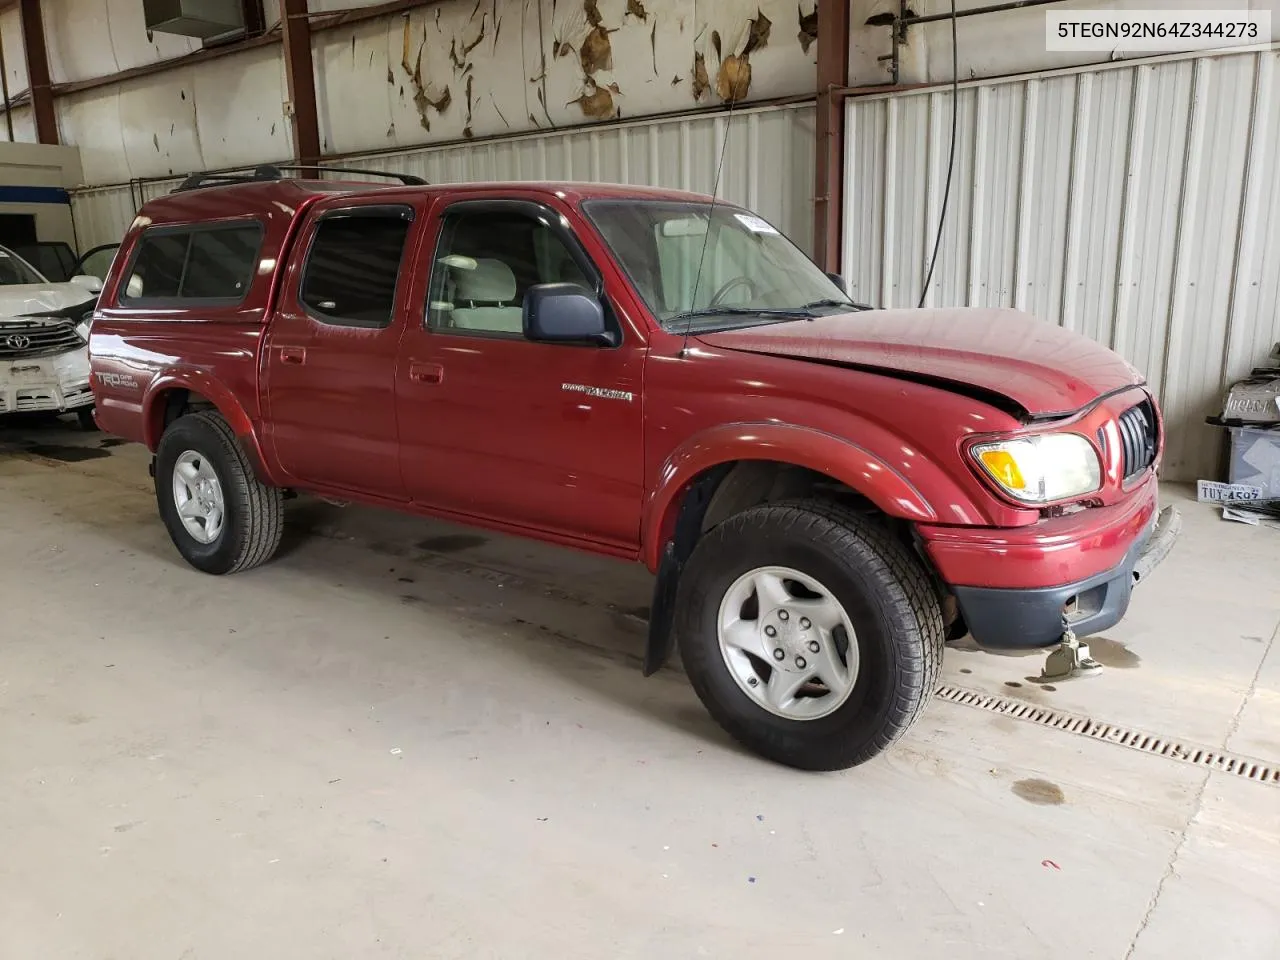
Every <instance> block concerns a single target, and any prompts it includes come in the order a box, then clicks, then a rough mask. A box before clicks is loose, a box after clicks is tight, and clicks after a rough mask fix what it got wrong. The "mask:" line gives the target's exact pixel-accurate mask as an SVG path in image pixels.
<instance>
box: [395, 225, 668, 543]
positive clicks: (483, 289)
mask: <svg viewBox="0 0 1280 960" xmlns="http://www.w3.org/2000/svg"><path fill="white" fill-rule="evenodd" d="M438 224H439V226H438V236H437V241H436V244H435V249H434V251H431V250H430V248H429V247H426V246H424V253H430V254H431V256H432V260H431V262H430V264H429V267H430V284H429V290H428V291H426V296H427V298H428V304H427V307H428V309H427V310H426V317H425V321H420V322H418V323H416V324H411V325H410V326H409V328H408V329H407V330H406V333H405V339H404V341H403V345H402V351H401V366H400V371H399V374H398V376H397V383H396V390H397V397H398V402H399V411H400V433H401V442H402V469H403V472H404V480H405V486H406V489H407V490H408V492H409V495H410V496H411V497H412V498H413V499H414V500H417V501H419V502H422V503H423V504H425V505H427V506H429V507H433V508H436V509H443V510H447V511H450V512H453V513H456V514H461V515H465V516H469V517H476V518H484V519H488V520H491V521H497V522H500V523H503V524H509V525H513V526H517V527H520V528H524V529H527V530H531V531H543V532H548V533H553V534H558V535H561V536H564V537H566V538H573V539H582V540H589V541H592V542H594V543H598V544H603V545H609V546H615V547H619V548H624V549H633V548H634V547H635V546H636V544H637V543H638V540H639V527H640V512H641V502H642V496H643V485H642V484H643V449H642V424H643V407H642V403H641V391H642V374H643V370H644V359H645V352H646V347H645V344H644V342H643V340H642V338H641V336H640V334H639V333H638V332H637V331H636V330H633V329H630V328H627V329H624V326H623V324H621V323H620V322H619V320H618V317H617V315H616V313H615V311H614V310H613V309H612V308H611V307H608V306H606V313H607V314H608V315H609V317H610V322H611V323H613V324H616V325H617V327H616V332H617V333H618V335H619V336H618V343H617V345H615V346H613V347H601V346H578V345H567V344H544V343H533V342H530V341H529V340H527V339H525V337H524V334H523V326H522V303H523V299H524V294H525V291H527V290H528V289H529V288H530V287H531V286H533V285H534V284H539V283H552V282H571V283H577V284H579V285H581V286H583V287H586V288H587V289H588V290H591V291H599V292H600V293H601V295H602V296H603V297H604V299H605V302H606V304H607V303H608V300H609V298H608V293H607V291H604V290H603V284H602V281H601V275H600V273H599V271H598V270H597V269H596V267H595V265H594V264H593V263H592V262H591V260H590V258H589V257H588V256H587V254H586V253H585V251H584V250H583V248H582V246H581V244H579V243H578V241H577V239H576V238H575V237H574V235H573V234H572V233H571V232H570V230H568V229H567V228H566V227H565V225H564V224H565V218H564V215H563V212H562V211H553V210H551V209H549V208H547V207H545V206H542V205H540V204H536V203H534V202H531V201H462V202H459V203H455V204H453V205H452V206H450V207H448V208H447V209H445V210H444V211H443V215H441V216H439V219H438ZM423 266H424V269H425V268H426V267H427V266H428V265H427V264H424V265H423Z"/></svg>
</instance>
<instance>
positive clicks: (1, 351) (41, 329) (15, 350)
mask: <svg viewBox="0 0 1280 960" xmlns="http://www.w3.org/2000/svg"><path fill="white" fill-rule="evenodd" d="M83 345H84V341H83V340H81V339H80V335H79V334H78V333H76V329H75V327H74V326H73V325H72V324H71V323H70V321H67V320H55V321H52V322H50V321H41V320H33V321H31V322H30V323H5V324H0V360H21V359H23V358H26V357H45V356H49V355H50V354H55V353H65V352H67V351H68V350H74V349H76V348H77V347H81V346H83Z"/></svg>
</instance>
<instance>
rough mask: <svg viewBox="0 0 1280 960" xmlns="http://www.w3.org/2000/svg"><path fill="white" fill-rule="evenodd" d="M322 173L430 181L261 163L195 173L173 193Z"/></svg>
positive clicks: (380, 172)
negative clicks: (242, 170) (294, 173)
mask: <svg viewBox="0 0 1280 960" xmlns="http://www.w3.org/2000/svg"><path fill="white" fill-rule="evenodd" d="M301 170H319V171H324V172H327V173H355V174H359V175H360V176H365V177H386V178H388V179H390V180H399V181H400V182H401V183H403V184H404V185H405V186H407V187H424V186H426V185H427V181H426V180H423V179H422V177H417V176H414V175H413V174H412V173H387V172H386V171H385V170H361V169H359V168H356V167H324V166H320V165H318V164H299V165H293V164H290V165H284V166H277V165H275V164H262V165H261V166H257V167H254V168H253V170H252V171H250V172H248V173H237V172H230V173H193V174H191V175H190V176H189V177H187V178H186V179H185V180H183V181H182V183H180V184H178V185H177V186H176V187H174V188H173V190H172V191H171V192H172V193H183V192H185V191H187V190H199V189H200V188H201V187H225V186H228V185H229V184H233V183H266V182H270V181H272V180H287V179H290V178H289V177H288V176H286V171H301Z"/></svg>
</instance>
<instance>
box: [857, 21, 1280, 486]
mask: <svg viewBox="0 0 1280 960" xmlns="http://www.w3.org/2000/svg"><path fill="white" fill-rule="evenodd" d="M1278 60H1280V50H1278V49H1277V48H1276V47H1275V46H1272V47H1270V48H1266V49H1255V50H1251V51H1247V52H1243V53H1232V54H1221V55H1213V56H1199V57H1195V56H1190V57H1168V58H1159V59H1153V60H1148V61H1143V62H1139V63H1132V62H1131V63H1127V64H1118V65H1114V66H1102V67H1093V68H1088V69H1078V70H1072V71H1062V72H1058V73H1053V74H1039V75H1034V76H1026V77H1019V78H1012V79H1005V80H989V81H979V82H976V83H971V84H966V85H962V86H961V89H960V98H959V103H958V105H957V106H958V114H957V116H958V127H957V142H956V150H955V154H956V155H955V170H954V174H953V180H952V184H951V197H950V202H949V204H948V208H947V214H946V224H945V227H944V230H943V234H942V248H941V251H940V253H939V255H938V263H937V267H936V269H935V271H934V275H933V281H932V283H931V285H930V288H929V291H928V302H929V303H932V304H938V305H949V304H961V305H970V306H1015V307H1019V308H1021V309H1025V310H1028V311H1030V312H1031V313H1034V314H1036V315H1037V316H1039V317H1041V318H1043V319H1045V320H1049V321H1052V322H1055V323H1058V324H1061V325H1062V326H1065V327H1067V328H1069V329H1072V330H1075V331H1077V332H1079V333H1082V334H1084V335H1086V336H1089V337H1092V338H1094V339H1096V340H1098V341H1100V342H1102V343H1104V344H1106V345H1107V346H1109V347H1111V348H1113V349H1115V350H1117V351H1118V352H1120V353H1121V354H1123V355H1124V356H1125V357H1126V358H1127V359H1129V360H1130V361H1131V362H1132V363H1134V364H1135V365H1136V366H1137V367H1138V368H1139V369H1141V370H1143V371H1144V372H1145V373H1146V375H1147V377H1148V379H1149V381H1150V382H1151V383H1152V385H1153V386H1154V388H1155V389H1156V390H1157V391H1158V392H1159V394H1160V397H1161V402H1162V404H1163V407H1164V411H1165V415H1166V418H1167V420H1168V426H1169V446H1168V450H1167V452H1166V459H1165V476H1166V477H1168V478H1170V479H1180V480H1190V479H1195V478H1198V477H1207V476H1212V475H1213V474H1214V472H1215V470H1216V469H1217V461H1218V451H1219V442H1220V439H1221V437H1220V434H1219V432H1218V431H1217V430H1215V429H1214V428H1211V427H1208V426H1205V424H1204V417H1205V416H1206V415H1207V414H1210V413H1213V412H1215V411H1216V409H1217V407H1218V405H1219V403H1220V402H1221V393H1222V390H1223V389H1224V388H1225V386H1226V385H1227V384H1228V383H1230V382H1231V381H1232V380H1235V379H1238V378H1239V377H1240V376H1243V375H1244V374H1246V373H1247V372H1248V371H1249V369H1250V368H1251V367H1252V366H1254V365H1256V364H1257V363H1259V362H1261V361H1262V360H1263V358H1264V357H1265V356H1266V354H1267V352H1268V351H1269V349H1270V347H1271V345H1272V344H1273V343H1274V342H1276V341H1280V270H1277V268H1276V265H1277V264H1280V163H1278V162H1277V158H1278V157H1280V66H1278V64H1277V61H1278ZM847 109H848V127H847V137H848V141H847V154H846V156H847V158H848V159H847V183H846V188H845V211H844V214H845V223H844V241H845V242H844V254H843V256H844V273H845V275H846V277H847V278H848V281H849V284H850V289H851V292H852V293H853V294H854V295H855V296H856V297H857V298H858V299H860V300H864V301H866V302H868V303H874V304H880V305H884V306H907V305H914V303H915V302H916V301H917V300H918V299H919V297H920V293H921V285H922V284H923V281H924V274H925V270H926V268H927V262H928V261H927V258H928V255H929V253H930V252H931V250H932V245H933V238H934V236H935V233H936V231H937V223H938V216H939V214H940V212H941V209H942V196H943V193H944V189H945V183H946V171H947V161H948V148H949V145H950V125H951V110H952V103H951V93H950V90H949V88H930V89H929V90H925V91H912V92H907V93H895V94H888V95H881V96H876V97H868V98H859V99H855V100H852V101H850V102H849V105H848V108H847Z"/></svg>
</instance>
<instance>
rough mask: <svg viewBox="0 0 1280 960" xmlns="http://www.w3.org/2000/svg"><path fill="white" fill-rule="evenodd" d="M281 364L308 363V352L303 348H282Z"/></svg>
mask: <svg viewBox="0 0 1280 960" xmlns="http://www.w3.org/2000/svg"><path fill="white" fill-rule="evenodd" d="M280 362H281V363H297V364H302V363H306V362H307V351H306V349H305V348H303V347H281V348H280Z"/></svg>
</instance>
